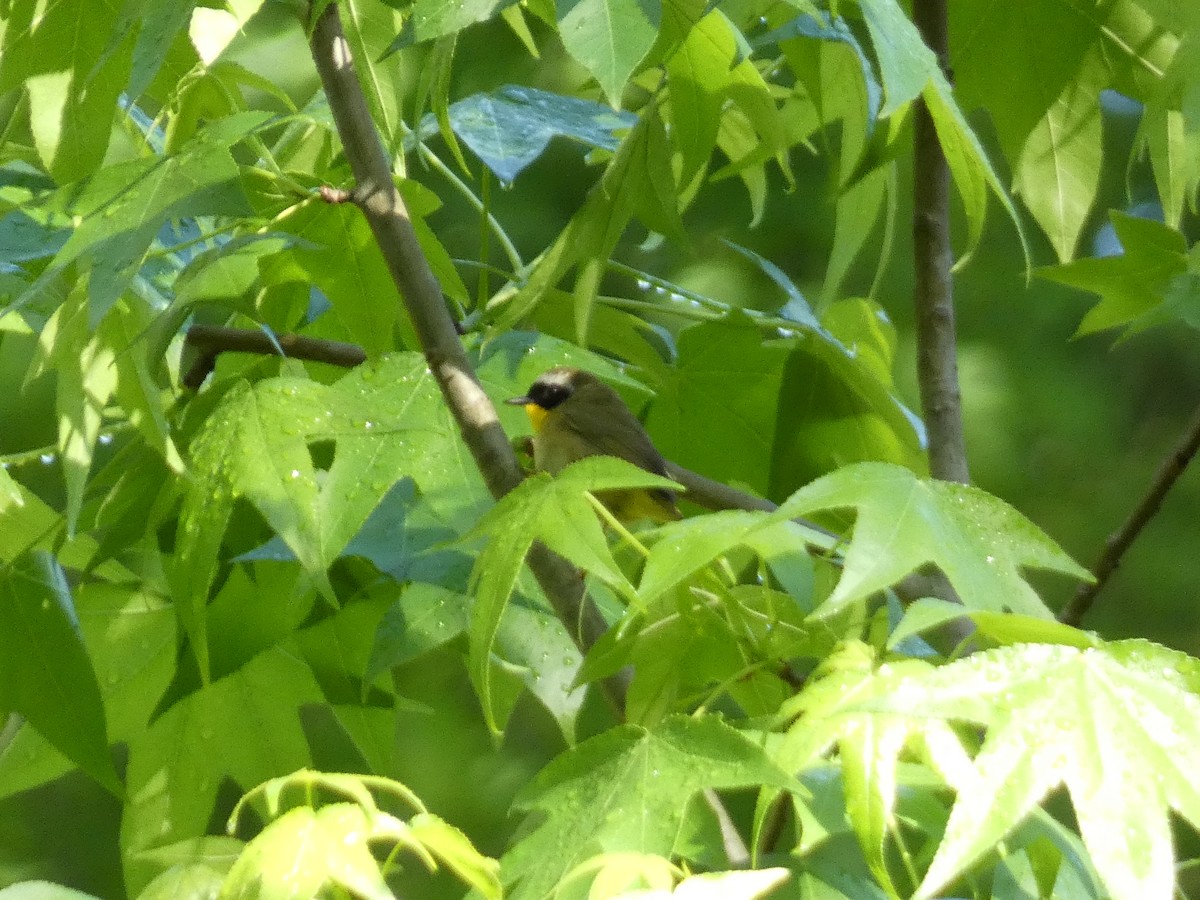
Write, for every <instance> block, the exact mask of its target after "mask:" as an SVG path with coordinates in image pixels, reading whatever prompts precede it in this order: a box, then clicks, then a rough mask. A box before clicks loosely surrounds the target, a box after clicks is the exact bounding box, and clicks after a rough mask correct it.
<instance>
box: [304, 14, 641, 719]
mask: <svg viewBox="0 0 1200 900" xmlns="http://www.w3.org/2000/svg"><path fill="white" fill-rule="evenodd" d="M317 7H318V4H316V3H314V4H311V5H310V10H315V9H316V8H317ZM310 48H311V51H312V56H313V62H314V63H315V64H316V67H317V72H318V74H319V75H320V77H321V84H322V85H323V86H324V88H325V95H326V97H327V98H328V100H329V108H330V110H331V111H332V113H333V119H334V122H335V124H336V125H337V130H338V134H339V136H340V137H341V139H342V147H343V150H344V151H345V154H346V160H347V161H348V162H349V163H350V169H351V171H352V172H353V173H354V180H355V189H354V191H353V199H354V201H355V202H356V203H357V204H358V206H359V208H360V209H362V211H363V214H364V215H365V216H366V219H367V222H368V224H369V225H370V226H371V231H372V233H373V234H374V235H375V240H376V242H377V243H378V245H379V249H380V251H381V252H382V254H383V258H384V261H385V262H386V264H387V267H388V271H389V272H390V273H391V275H392V280H393V281H394V282H395V284H396V287H397V289H398V290H399V291H400V296H401V297H402V298H403V300H404V305H405V308H406V309H407V310H408V316H409V319H410V320H411V321H412V324H413V328H414V330H415V331H416V333H417V338H418V340H419V341H420V343H421V348H422V350H423V351H424V353H425V359H426V360H427V361H428V363H429V370H430V372H431V373H432V374H433V377H434V379H435V380H436V381H437V383H438V386H439V387H440V388H441V390H442V394H443V396H444V397H445V399H446V405H447V406H448V407H449V409H450V412H451V414H452V415H453V416H454V419H455V422H456V423H457V424H458V428H459V432H460V434H461V435H462V438H463V441H464V442H465V443H466V445H467V448H468V449H469V450H470V452H471V455H472V457H474V459H475V464H476V466H478V467H479V471H480V473H481V474H482V475H483V479H484V482H485V483H486V484H487V486H488V490H489V491H491V493H492V495H493V496H494V497H496V498H499V497H501V496H503V495H504V494H506V493H507V492H508V491H510V490H512V489H513V488H514V487H516V486H517V484H518V483H519V482H520V481H521V477H522V476H521V470H520V467H519V466H518V464H517V458H516V455H515V454H514V453H513V450H512V447H511V446H510V445H509V442H508V438H507V437H506V436H505V434H504V430H503V429H502V428H501V427H500V420H499V419H498V418H497V417H496V409H495V407H494V406H493V405H492V402H491V400H490V399H488V396H487V394H485V393H484V391H483V388H482V387H481V386H480V384H479V380H478V379H477V378H476V376H475V372H474V371H473V370H472V368H471V365H470V362H469V361H468V359H467V355H466V353H465V352H464V351H463V348H462V344H461V342H460V341H459V336H458V332H457V331H456V330H455V327H454V323H453V322H452V321H451V319H450V315H449V313H448V312H447V309H446V304H445V301H444V300H443V298H442V292H441V288H440V287H439V286H438V282H437V279H436V278H435V277H434V274H433V272H432V270H431V269H430V268H429V263H428V261H427V260H426V259H425V255H424V253H423V252H422V250H421V245H420V244H419V243H418V241H417V236H416V232H415V231H414V230H413V226H412V222H411V221H410V219H409V217H408V210H407V209H406V208H405V205H404V201H403V200H402V199H401V197H400V194H399V192H398V191H397V190H396V186H395V184H394V183H393V181H392V171H391V166H390V164H389V162H388V157H387V154H386V153H385V151H384V147H383V142H382V140H381V139H380V137H379V132H378V131H377V130H376V128H375V124H374V123H373V122H372V121H371V115H370V113H369V111H368V109H367V102H366V98H365V97H364V96H363V92H362V86H361V85H360V84H359V81H358V75H357V74H356V72H355V69H354V61H353V59H352V57H351V53H350V45H349V44H348V43H347V41H346V36H345V34H344V33H343V32H342V23H341V17H340V16H339V14H338V6H337V4H336V3H328V4H325V5H324V7H323V9H322V10H321V12H320V14H319V15H318V16H317V18H316V21H315V23H313V29H312V36H311V38H310ZM528 562H529V567H530V569H531V570H532V571H533V574H534V576H535V577H536V578H537V580H538V584H540V585H541V588H542V591H543V592H544V593H545V594H546V597H547V599H548V600H549V601H550V603H551V605H552V606H553V607H554V611H555V614H556V615H557V616H558V617H559V619H561V620H562V622H563V624H564V625H565V626H566V627H567V630H568V631H569V632H570V633H571V634H572V635H573V636H574V638H575V640H576V642H577V643H578V644H579V647H580V649H581V650H583V651H585V652H586V651H587V650H588V649H589V648H590V647H591V646H592V645H593V644H594V643H595V642H596V641H597V640H598V639H599V638H600V636H601V635H602V634H604V632H605V631H606V630H607V625H606V623H605V621H604V618H603V617H602V616H601V615H600V612H599V610H597V609H596V607H595V605H594V604H593V603H591V601H590V600H589V599H588V598H587V596H586V595H585V593H584V589H583V579H582V577H581V575H580V573H579V572H578V570H576V569H575V568H574V567H573V566H571V565H570V564H568V563H567V562H566V561H565V560H563V559H562V558H561V557H558V556H556V555H554V554H552V553H550V551H548V550H546V549H545V548H544V547H541V546H540V545H537V546H535V547H534V548H533V549H532V551H531V552H530V554H529V558H528ZM626 687H627V684H626V682H624V681H623V680H621V679H619V678H614V679H609V680H607V681H606V682H605V690H606V692H607V693H608V695H609V697H610V699H612V701H613V703H614V704H615V705H616V707H617V708H618V710H620V711H622V712H623V711H624V708H625V689H626Z"/></svg>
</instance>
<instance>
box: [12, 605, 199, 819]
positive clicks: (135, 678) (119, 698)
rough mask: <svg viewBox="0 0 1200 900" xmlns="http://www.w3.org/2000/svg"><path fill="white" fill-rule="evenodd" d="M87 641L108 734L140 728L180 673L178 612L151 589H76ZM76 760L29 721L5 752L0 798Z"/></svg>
mask: <svg viewBox="0 0 1200 900" xmlns="http://www.w3.org/2000/svg"><path fill="white" fill-rule="evenodd" d="M76 594H77V596H76V601H75V604H76V609H77V610H78V614H79V625H80V628H81V630H82V631H83V639H84V641H85V642H86V644H87V646H88V647H89V648H90V654H91V657H92V667H93V668H94V670H95V678H96V682H97V684H98V686H99V689H100V696H101V697H102V699H103V703H104V715H105V718H106V720H107V725H108V728H107V732H108V739H109V741H111V742H112V743H117V742H121V741H127V740H129V738H130V737H132V736H134V735H137V734H140V733H141V732H142V731H143V730H144V729H145V727H146V723H147V722H148V721H149V720H150V714H151V713H152V712H153V710H154V705H155V704H156V703H157V702H158V698H159V697H160V696H161V695H162V692H163V690H164V689H165V688H166V686H167V684H168V682H169V681H170V680H171V675H172V673H173V672H174V671H175V655H176V652H175V613H174V611H173V610H172V609H171V607H170V605H169V604H168V603H167V602H166V601H164V600H162V599H160V598H158V597H155V596H153V595H152V594H150V593H146V592H143V591H141V590H139V589H137V588H132V587H128V586H117V585H113V584H108V583H107V582H103V581H96V582H85V583H83V584H81V585H80V586H79V588H78V590H77V592H76ZM72 768H74V764H73V762H72V761H71V760H70V759H68V758H67V757H65V756H64V755H63V754H62V753H60V752H59V751H58V750H57V749H56V748H55V746H54V744H52V743H50V741H49V740H47V739H46V737H43V736H42V734H41V733H40V732H38V731H36V730H35V729H34V728H33V727H31V726H30V725H29V724H28V723H26V726H25V727H23V728H22V729H21V730H20V731H19V732H17V734H16V735H15V736H14V737H13V739H12V741H10V742H9V743H8V745H7V746H5V747H4V749H3V750H2V751H0V797H6V796H9V795H10V794H15V793H17V792H19V791H24V790H28V789H30V788H33V787H37V786H39V785H42V784H45V783H46V782H48V781H52V780H53V779H55V778H58V777H59V776H60V775H62V774H64V773H66V772H69V771H71V769H72Z"/></svg>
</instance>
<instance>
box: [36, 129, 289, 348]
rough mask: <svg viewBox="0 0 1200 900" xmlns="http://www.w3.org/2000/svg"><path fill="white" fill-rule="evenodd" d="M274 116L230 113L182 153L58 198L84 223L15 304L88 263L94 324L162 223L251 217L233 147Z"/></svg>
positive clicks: (53, 205)
mask: <svg viewBox="0 0 1200 900" xmlns="http://www.w3.org/2000/svg"><path fill="white" fill-rule="evenodd" d="M268 119H270V116H269V115H268V114H267V113H261V112H247V113H239V114H236V115H232V116H228V117H226V118H225V119H222V120H220V121H219V122H215V123H213V124H211V125H209V126H207V127H206V128H205V129H204V130H203V131H202V132H200V133H199V134H197V135H196V137H195V138H193V139H192V140H191V141H189V142H188V143H187V144H186V145H185V146H184V147H183V148H182V149H181V150H180V151H179V153H178V154H176V155H173V156H169V157H163V158H150V159H136V160H131V161H129V162H125V163H120V164H117V165H114V166H108V167H106V168H104V169H101V170H100V171H99V172H97V173H96V174H95V175H94V176H92V177H91V178H89V179H87V180H86V181H85V182H84V183H82V184H81V185H75V186H72V187H71V188H70V189H69V190H63V191H60V192H57V193H55V194H52V195H51V196H50V197H49V198H48V199H47V200H46V209H47V211H48V212H53V213H60V214H62V215H65V216H69V217H70V221H72V222H77V223H78V224H77V225H76V227H75V230H74V231H73V232H72V233H71V236H70V237H69V238H68V239H67V241H66V243H65V244H64V245H63V247H62V249H61V250H59V252H58V253H57V254H56V255H55V257H54V259H53V261H52V262H51V263H50V265H49V266H48V267H47V268H46V270H45V271H44V272H43V273H42V274H41V275H40V276H39V277H38V279H37V281H35V282H34V284H33V285H32V286H31V287H30V288H29V290H28V291H26V292H25V294H23V295H22V296H21V298H19V299H18V301H17V302H18V303H27V302H29V301H31V300H33V299H34V298H36V297H39V296H41V295H42V294H43V293H45V292H46V291H47V290H50V289H51V288H52V286H53V285H54V284H55V282H56V280H57V279H58V277H59V276H60V275H61V274H62V273H63V271H64V270H65V269H66V267H67V266H69V265H70V264H71V263H74V262H76V261H78V260H83V261H87V262H90V263H91V271H90V276H89V278H88V285H87V289H88V295H89V316H88V320H89V322H90V323H91V324H92V326H95V325H96V324H97V323H98V322H100V320H101V319H103V318H104V314H105V313H106V312H107V311H108V309H109V308H110V307H111V306H112V304H113V303H114V302H115V301H116V299H117V298H118V297H119V296H120V294H121V293H122V291H124V290H125V288H126V286H127V285H128V283H129V281H130V279H131V278H132V277H133V273H134V271H135V270H136V269H137V267H138V265H139V264H140V263H141V260H142V257H143V256H144V254H145V253H146V250H147V249H148V248H149V247H150V244H151V242H152V241H153V240H154V238H155V236H156V234H157V233H158V231H159V229H160V228H161V227H162V225H163V223H164V222H166V221H168V220H169V219H172V218H178V217H181V216H198V215H235V216H236V215H245V214H249V213H250V212H251V210H250V207H249V206H248V204H247V201H246V198H245V195H244V193H243V192H242V188H241V185H240V184H239V183H238V180H237V179H238V172H239V170H238V166H237V164H236V163H235V162H234V160H233V157H232V156H231V155H230V148H231V146H232V145H234V144H236V143H237V142H238V141H240V140H242V139H243V138H245V137H246V136H247V135H248V134H251V133H253V132H254V131H256V130H257V129H259V128H261V127H262V126H263V125H264V124H265V123H266V122H267V120H268Z"/></svg>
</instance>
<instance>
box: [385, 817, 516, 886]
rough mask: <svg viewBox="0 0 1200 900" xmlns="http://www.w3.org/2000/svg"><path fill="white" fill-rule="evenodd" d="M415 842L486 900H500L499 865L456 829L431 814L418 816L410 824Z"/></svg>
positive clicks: (410, 830)
mask: <svg viewBox="0 0 1200 900" xmlns="http://www.w3.org/2000/svg"><path fill="white" fill-rule="evenodd" d="M408 829H409V833H410V834H411V835H412V838H413V840H415V841H417V842H419V843H420V844H421V845H422V846H423V847H424V848H425V849H426V850H428V851H429V852H430V853H432V854H433V855H434V856H436V857H437V858H438V859H440V860H441V861H442V862H443V863H445V864H446V866H447V867H448V868H450V869H451V870H452V871H453V872H454V874H455V875H457V876H458V877H459V878H460V879H461V880H462V881H463V882H465V883H466V884H467V885H469V886H470V887H471V888H472V889H473V890H474V892H475V893H478V894H480V895H482V896H483V897H484V900H500V898H501V897H502V896H503V894H504V891H503V889H502V887H501V884H500V864H499V863H498V862H496V860H494V859H492V858H491V857H488V856H484V855H483V854H482V853H480V852H479V851H478V850H476V849H475V847H474V845H472V844H471V841H470V839H469V838H468V837H467V836H466V835H465V834H463V833H462V832H461V831H459V830H458V829H457V828H455V827H454V826H453V825H450V824H449V823H447V822H445V821H444V820H442V819H439V818H438V817H437V816H434V815H430V814H429V813H417V815H415V816H413V817H412V819H411V820H410V821H409V823H408Z"/></svg>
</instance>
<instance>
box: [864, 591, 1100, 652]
mask: <svg viewBox="0 0 1200 900" xmlns="http://www.w3.org/2000/svg"><path fill="white" fill-rule="evenodd" d="M964 618H965V619H970V620H971V621H972V622H973V623H974V624H975V632H974V634H975V636H976V639H978V638H979V637H988V638H991V640H992V641H994V642H995V643H997V644H1000V645H1009V644H1027V643H1037V644H1065V645H1067V646H1070V647H1079V648H1080V649H1086V648H1088V647H1098V646H1099V645H1100V640H1099V638H1096V637H1094V636H1092V635H1091V634H1089V633H1088V632H1086V631H1080V630H1079V629H1078V628H1072V627H1071V626H1069V625H1063V624H1062V623H1061V622H1055V621H1053V620H1047V619H1044V618H1040V617H1037V616H1019V615H1016V614H1015V613H998V612H988V611H987V610H981V609H967V608H966V607H965V606H962V605H961V604H959V603H953V602H951V601H949V600H939V599H937V598H936V597H922V598H920V599H919V600H917V601H915V602H913V603H910V604H909V605H908V607H907V608H906V609H905V610H904V617H903V618H902V619H901V620H900V622H899V623H898V624H897V625H896V627H895V629H894V630H893V631H892V633H891V635H890V636H889V637H888V642H887V646H888V649H889V650H892V649H894V648H896V647H897V646H898V645H900V644H901V643H902V642H903V641H904V640H905V639H907V638H909V637H912V636H913V635H917V634H924V633H925V632H928V631H931V630H933V629H935V628H937V627H939V626H940V625H944V624H946V623H947V622H952V621H954V620H955V619H964Z"/></svg>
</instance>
